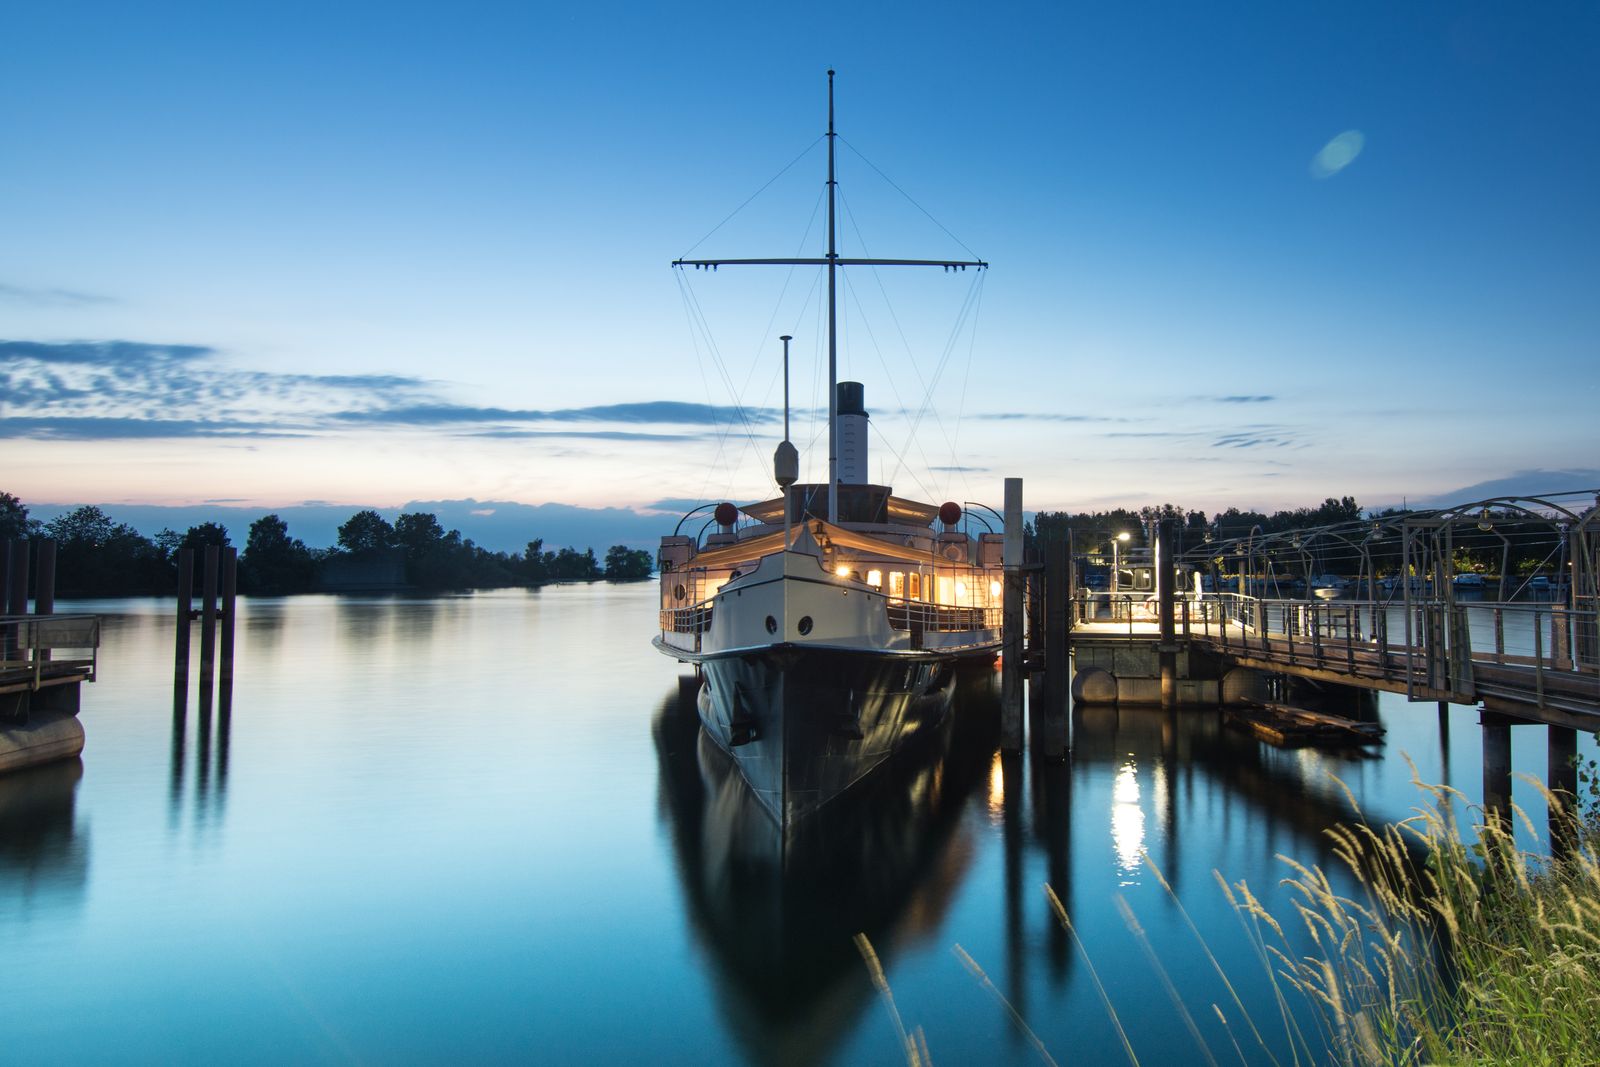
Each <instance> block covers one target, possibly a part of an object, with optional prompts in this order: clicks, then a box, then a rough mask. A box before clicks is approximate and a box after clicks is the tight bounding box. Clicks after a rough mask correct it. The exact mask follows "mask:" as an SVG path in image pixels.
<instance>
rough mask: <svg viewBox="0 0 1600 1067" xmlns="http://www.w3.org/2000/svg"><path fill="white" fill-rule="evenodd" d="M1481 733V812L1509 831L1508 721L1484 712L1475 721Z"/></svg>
mask: <svg viewBox="0 0 1600 1067" xmlns="http://www.w3.org/2000/svg"><path fill="white" fill-rule="evenodd" d="M1479 721H1480V722H1481V723H1482V730H1483V810H1484V813H1485V815H1486V817H1488V818H1492V819H1494V820H1496V821H1497V822H1499V823H1500V825H1501V826H1502V827H1503V828H1504V829H1506V830H1507V831H1509V830H1510V829H1511V720H1510V719H1509V718H1507V717H1506V716H1504V715H1496V714H1495V713H1494V712H1491V711H1486V712H1484V713H1483V715H1482V718H1481V719H1480V720H1479Z"/></svg>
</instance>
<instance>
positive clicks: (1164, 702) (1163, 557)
mask: <svg viewBox="0 0 1600 1067" xmlns="http://www.w3.org/2000/svg"><path fill="white" fill-rule="evenodd" d="M1174 524H1175V520H1173V519H1162V520H1161V521H1160V522H1158V523H1157V524H1156V602H1157V604H1158V606H1159V608H1160V613H1161V643H1160V646H1159V651H1160V657H1161V659H1160V663H1161V706H1162V707H1163V708H1174V707H1177V705H1178V638H1177V623H1176V618H1177V610H1176V599H1177V598H1176V592H1175V589H1174V586H1175V585H1176V583H1177V571H1176V568H1174V566H1173V559H1172V556H1173V540H1174V539H1173V536H1172V534H1173V526H1174Z"/></svg>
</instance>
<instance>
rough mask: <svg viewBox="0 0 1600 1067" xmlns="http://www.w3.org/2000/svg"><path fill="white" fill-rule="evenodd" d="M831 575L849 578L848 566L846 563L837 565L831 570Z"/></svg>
mask: <svg viewBox="0 0 1600 1067" xmlns="http://www.w3.org/2000/svg"><path fill="white" fill-rule="evenodd" d="M833 573H834V574H837V575H838V576H839V577H841V578H848V577H850V564H848V563H841V564H839V565H838V566H837V567H835V568H834V569H833Z"/></svg>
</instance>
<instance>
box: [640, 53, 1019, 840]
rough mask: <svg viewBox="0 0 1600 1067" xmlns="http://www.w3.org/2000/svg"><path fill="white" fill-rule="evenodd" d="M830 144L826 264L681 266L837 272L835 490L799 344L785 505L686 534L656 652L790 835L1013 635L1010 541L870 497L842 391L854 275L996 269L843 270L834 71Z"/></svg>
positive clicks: (856, 394) (671, 561) (720, 513)
mask: <svg viewBox="0 0 1600 1067" xmlns="http://www.w3.org/2000/svg"><path fill="white" fill-rule="evenodd" d="M827 137H828V184H827V192H828V250H827V254H826V255H825V256H822V257H818V258H814V259H805V258H801V259H704V260H678V261H676V262H675V263H674V264H673V265H674V266H675V267H679V268H685V267H693V268H700V269H715V268H717V267H720V266H726V265H734V264H771V265H815V266H820V267H823V268H825V271H826V275H827V288H828V296H827V300H828V316H827V319H828V325H827V328H828V382H829V394H828V395H829V411H828V442H829V449H828V451H829V456H828V460H829V462H828V482H827V483H826V484H821V483H817V484H806V483H799V479H798V471H799V459H798V454H797V452H796V450H795V448H794V445H793V444H792V443H791V442H790V441H789V438H788V396H787V390H788V385H787V378H788V373H787V344H788V341H789V338H787V337H785V338H784V339H783V340H784V343H785V375H784V377H785V400H784V408H785V412H784V423H785V426H784V440H783V441H782V442H781V443H780V444H779V445H778V446H777V451H776V454H775V456H774V481H775V482H776V483H777V485H778V486H779V487H780V488H781V490H782V495H780V496H775V497H771V498H768V499H764V500H761V501H758V502H756V503H747V504H744V505H742V506H740V505H735V504H734V503H733V502H732V501H725V502H723V503H720V504H717V505H716V506H715V511H714V512H713V515H712V517H711V520H710V521H706V520H704V519H702V520H700V521H701V522H703V523H704V528H705V531H707V532H706V533H705V535H704V536H703V537H701V536H700V535H699V533H698V532H696V533H684V532H683V531H684V527H685V521H680V522H679V524H678V528H677V530H675V531H674V532H673V533H672V534H671V535H669V536H667V537H663V538H662V541H661V549H660V555H659V568H660V576H661V609H660V610H661V632H660V634H659V636H657V637H656V638H655V640H654V644H655V646H656V648H657V649H659V650H660V651H661V652H663V653H665V654H666V655H669V656H672V657H674V658H676V659H678V660H679V661H680V662H683V663H688V664H693V665H694V667H695V669H696V673H697V675H698V676H699V677H700V679H701V687H700V691H699V694H698V697H697V706H698V710H699V716H700V720H701V723H702V725H703V727H704V729H705V733H706V735H707V736H708V737H709V738H710V739H711V740H712V741H713V742H715V744H716V745H717V746H718V747H719V748H721V749H722V750H723V751H724V752H725V753H726V754H727V755H728V756H729V757H730V758H731V760H732V762H733V765H734V766H735V767H736V768H737V769H738V771H739V773H740V775H741V776H742V777H743V778H744V780H745V782H746V783H747V784H748V785H749V787H750V790H751V792H752V793H753V794H754V796H755V798H756V799H757V800H758V801H759V802H760V804H761V806H762V807H763V808H764V809H765V810H766V811H767V813H768V814H769V815H771V816H772V818H773V819H774V820H775V821H776V822H777V823H778V825H779V826H780V827H781V828H783V830H784V831H785V832H787V831H789V830H790V829H792V828H793V827H795V826H796V825H798V824H799V823H800V821H802V820H804V819H806V818H807V816H809V815H812V814H813V813H815V812H817V811H818V810H819V809H821V808H823V807H824V806H826V805H828V804H829V803H830V802H832V801H833V800H835V799H836V798H838V797H840V796H841V795H843V794H845V793H846V792H848V791H849V790H850V789H851V787H852V786H855V785H856V784H858V783H860V782H861V781H863V780H864V779H865V778H867V777H868V776H869V775H870V774H871V773H872V772H873V771H874V770H875V769H876V768H878V767H880V766H882V765H883V764H885V763H886V762H888V761H889V760H890V759H891V758H892V757H893V756H894V755H895V754H896V753H897V752H899V751H900V750H902V749H904V748H906V747H908V746H910V745H912V744H913V743H914V742H915V741H916V740H917V738H918V737H920V736H922V735H924V734H926V733H930V732H932V731H933V730H935V729H936V728H937V727H938V726H939V725H940V724H941V723H942V722H943V720H944V719H945V718H946V716H948V715H949V713H950V707H951V701H952V695H953V693H954V691H955V686H956V680H957V676H958V673H960V672H963V671H964V670H978V669H992V668H993V664H994V661H995V658H996V656H997V654H998V652H999V648H1000V638H1001V614H1002V612H1001V605H1002V585H1001V582H1002V548H1003V540H1004V538H1003V534H1002V533H1000V532H996V531H993V530H988V531H979V532H976V533H975V534H974V533H973V532H971V531H972V530H974V529H975V526H974V523H975V522H976V521H977V520H975V519H974V518H973V517H970V516H969V515H967V514H965V513H964V512H963V509H962V507H961V506H960V505H958V504H956V503H955V502H953V501H951V502H945V503H943V504H939V505H934V504H928V503H923V502H920V501H916V500H911V499H907V498H905V497H900V496H896V495H895V494H894V491H893V490H892V489H891V488H890V487H889V486H886V485H875V484H872V483H871V482H870V480H869V478H868V450H867V430H868V425H869V416H868V413H867V410H866V406H865V393H864V389H863V386H862V385H861V384H860V383H858V382H840V381H839V380H838V345H837V321H836V314H835V293H836V275H837V272H838V271H839V270H841V269H845V268H849V267H852V266H872V267H878V266H937V267H942V268H944V269H945V270H947V271H950V270H966V269H968V268H974V269H980V270H981V269H984V268H986V267H987V266H988V264H986V263H984V262H981V261H944V260H896V259H856V258H849V257H842V256H840V255H839V254H838V252H837V248H836V241H835V226H834V190H835V188H836V184H835V181H834V141H835V138H836V134H835V133H834V123H833V72H832V71H829V72H828V134H827ZM696 510H699V509H696ZM693 514H694V513H693V512H691V513H690V516H686V517H685V520H688V519H689V518H690V517H692V515H693ZM713 527H714V529H713Z"/></svg>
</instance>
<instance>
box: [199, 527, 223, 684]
mask: <svg viewBox="0 0 1600 1067" xmlns="http://www.w3.org/2000/svg"><path fill="white" fill-rule="evenodd" d="M219 556H220V553H219V552H218V551H217V546H216V545H207V546H206V554H205V563H204V564H203V565H202V568H201V571H200V590H201V592H200V598H201V604H200V691H201V692H202V693H204V694H207V702H208V703H209V695H210V693H211V687H212V685H213V684H214V683H215V679H216V670H217V560H218V557H219Z"/></svg>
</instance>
